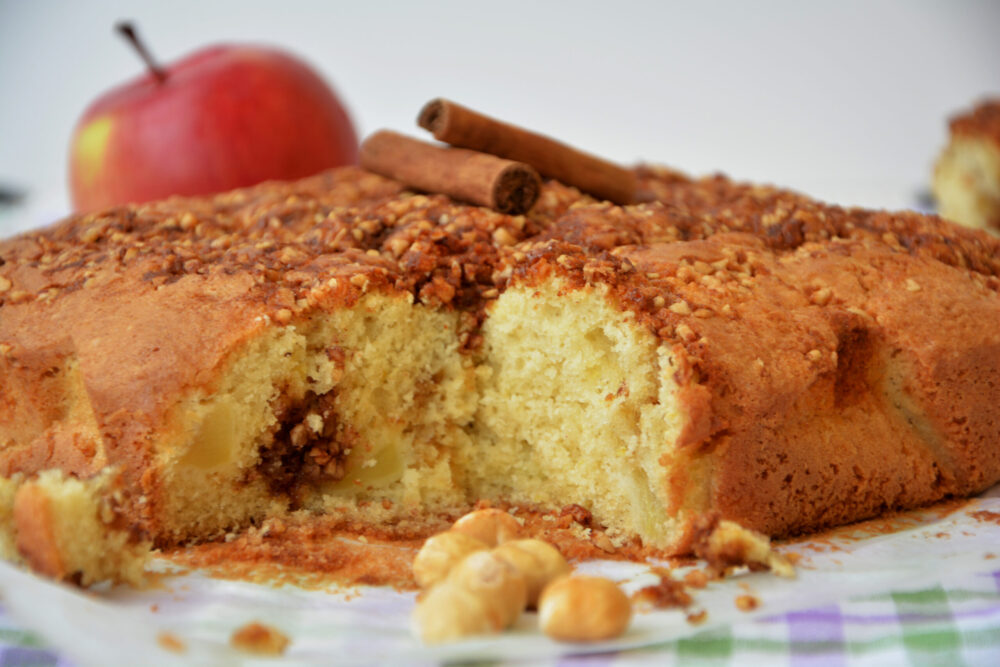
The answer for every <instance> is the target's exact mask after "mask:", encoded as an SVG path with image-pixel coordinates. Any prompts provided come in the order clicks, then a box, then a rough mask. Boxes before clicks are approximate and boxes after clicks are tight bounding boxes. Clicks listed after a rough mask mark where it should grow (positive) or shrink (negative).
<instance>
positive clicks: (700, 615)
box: [685, 609, 708, 625]
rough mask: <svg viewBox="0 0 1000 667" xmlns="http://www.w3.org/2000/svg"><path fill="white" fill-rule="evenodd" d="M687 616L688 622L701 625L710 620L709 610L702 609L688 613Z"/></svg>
mask: <svg viewBox="0 0 1000 667" xmlns="http://www.w3.org/2000/svg"><path fill="white" fill-rule="evenodd" d="M685 618H686V619H687V622H688V623H690V624H691V625H701V624H702V623H704V622H705V621H707V620H708V610H706V609H701V610H699V611H693V612H691V613H690V614H688V615H687V616H686V617H685Z"/></svg>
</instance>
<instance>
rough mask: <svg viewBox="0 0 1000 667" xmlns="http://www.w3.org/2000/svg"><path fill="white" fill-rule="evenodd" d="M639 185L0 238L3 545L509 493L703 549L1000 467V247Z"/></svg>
mask: <svg viewBox="0 0 1000 667" xmlns="http://www.w3.org/2000/svg"><path fill="white" fill-rule="evenodd" d="M637 176H638V178H639V182H640V183H641V188H642V195H643V196H642V198H643V199H644V200H646V201H647V203H643V204H637V205H630V206H613V205H611V204H609V203H607V202H599V201H595V200H593V199H591V198H589V197H587V196H585V195H582V194H581V193H579V192H578V191H576V190H574V189H572V188H569V187H566V186H564V185H561V184H559V183H557V182H552V181H550V182H548V183H546V184H545V185H544V188H543V191H542V194H541V197H540V199H539V201H538V203H537V204H536V205H535V207H534V208H533V209H532V210H531V212H530V213H529V214H527V215H524V216H508V215H502V214H500V213H497V212H494V211H491V210H488V209H484V208H480V207H475V206H468V205H463V204H460V203H456V202H454V201H452V200H450V199H448V198H447V197H444V196H440V195H433V196H429V195H421V194H415V193H413V192H408V191H406V190H404V189H403V188H402V186H400V185H399V184H398V183H396V182H394V181H391V180H388V179H385V178H382V177H379V176H376V175H374V174H371V173H367V172H365V171H363V170H360V169H357V168H343V169H338V170H334V171H331V172H327V173H324V174H321V175H319V176H316V177H313V178H309V179H306V180H302V181H298V182H293V183H267V184H263V185H260V186H257V187H254V188H249V189H242V190H237V191H233V192H229V193H226V194H222V195H218V196H215V197H212V198H194V199H183V198H173V199H168V200H165V201H161V202H155V203H151V204H143V205H135V206H126V207H119V208H114V209H110V210H105V211H101V212H98V213H93V214H88V215H84V216H78V217H73V218H70V219H68V220H65V221H63V222H61V223H58V224H56V225H54V226H52V227H50V228H47V229H43V230H40V231H36V232H32V233H28V234H24V235H21V236H18V237H15V238H12V239H8V240H6V241H3V242H2V243H0V386H2V390H3V396H2V400H0V475H2V476H3V477H4V478H6V481H5V482H4V483H3V484H0V500H5V503H6V507H5V508H0V520H2V521H0V523H3V524H4V525H5V526H7V528H8V531H9V533H12V535H13V536H10V535H8V539H9V540H13V541H12V542H11V543H12V544H16V545H17V547H18V550H19V553H20V554H21V555H22V556H23V557H25V558H27V559H28V560H29V562H30V563H32V564H33V565H34V566H35V567H36V568H37V569H40V570H42V571H45V572H49V573H55V574H56V576H70V575H72V574H73V572H72V570H73V567H76V572H77V574H78V575H79V574H81V573H82V575H83V576H84V577H85V578H86V579H88V580H93V579H96V578H99V577H100V576H102V575H104V576H107V575H108V572H107V571H106V570H101V571H97V572H95V571H93V566H92V565H90V563H91V561H90V560H88V557H89V553H90V552H87V551H86V550H88V549H91V548H92V546H90V544H91V543H92V542H93V541H92V540H91V542H88V543H87V544H84V542H85V540H83V539H82V538H81V539H77V540H75V541H74V539H73V533H72V531H69V530H68V529H62V530H61V531H60V530H56V529H55V528H53V526H55V525H56V523H58V522H57V521H56V517H58V516H59V514H60V513H62V512H67V513H68V512H75V513H77V514H86V515H87V516H88V517H89V518H88V519H87V520H86V521H84V520H83V519H78V520H76V521H75V523H77V524H81V525H82V524H83V523H86V524H87V526H88V527H87V528H86V529H81V533H80V534H82V531H84V530H85V531H91V532H94V531H98V532H99V531H100V530H102V529H101V528H100V525H103V527H104V528H103V531H104V534H105V537H103V538H102V540H103V541H102V542H101V544H105V545H107V548H109V549H111V548H114V549H117V550H118V551H121V552H126V553H127V555H126V556H122V558H123V560H122V565H121V567H120V568H119V569H121V570H124V571H128V572H131V571H133V570H130V569H129V568H131V567H132V566H133V565H132V564H133V562H134V560H135V559H141V551H142V548H144V547H148V545H149V544H153V545H157V546H166V545H178V544H187V543H192V542H195V541H200V540H208V539H212V538H216V537H219V536H221V535H224V534H226V533H227V532H230V531H234V530H238V529H240V528H242V527H246V526H250V525H255V524H259V523H260V522H261V521H263V520H264V519H266V518H268V517H274V516H281V515H283V514H285V513H288V512H300V513H313V514H319V515H324V516H327V517H342V518H343V519H344V521H345V522H348V521H350V522H355V523H358V522H360V523H361V524H367V525H379V526H385V525H394V524H401V523H407V524H409V525H420V523H421V522H422V521H425V520H427V518H428V517H440V516H447V515H455V514H457V513H459V512H463V511H465V510H467V509H468V508H469V507H470V506H471V505H472V504H473V503H474V502H476V501H479V500H483V499H485V500H490V501H493V502H499V503H509V504H512V505H516V506H521V507H526V508H543V509H544V508H559V507H562V506H565V505H568V504H574V505H578V506H581V507H583V508H585V509H586V510H588V511H589V512H590V513H591V515H592V517H593V521H594V523H595V524H596V525H600V526H602V527H604V529H606V531H607V534H608V535H609V536H611V538H612V539H613V540H618V541H620V542H621V541H626V540H632V541H637V540H641V543H642V544H643V545H644V546H645V547H648V548H649V549H651V550H656V551H658V552H660V553H683V552H688V551H690V549H691V548H692V540H693V539H694V538H693V535H694V531H693V527H694V526H695V525H696V524H697V522H698V521H699V520H702V519H704V517H706V516H710V515H714V516H720V517H723V518H725V519H728V520H731V521H735V522H737V523H739V524H741V525H743V526H746V527H748V528H752V529H756V530H758V531H761V532H763V533H766V534H768V535H770V536H783V535H789V534H795V533H801V532H805V531H813V530H817V529H820V528H823V527H827V526H832V525H836V524H842V523H845V522H850V521H855V520H859V519H863V518H866V517H870V516H873V515H877V514H879V513H881V512H885V511H887V510H892V509H900V508H909V507H915V506H919V505H923V504H927V503H931V502H934V501H937V500H940V499H942V498H946V497H949V496H964V495H969V494H974V493H976V492H979V491H981V490H983V489H985V488H987V487H989V486H990V485H992V484H994V483H995V482H997V481H998V480H1000V444H998V443H1000V407H998V406H1000V381H998V378H1000V326H997V324H998V323H1000V294H998V291H1000V278H998V276H1000V240H998V239H995V238H993V237H990V236H988V235H986V234H984V233H981V232H978V231H974V230H967V229H963V228H959V227H956V226H954V225H952V224H950V223H947V222H944V221H942V220H940V219H938V218H935V217H930V216H921V215H918V214H915V213H887V212H878V211H867V210H853V209H843V208H839V207H836V206H830V205H825V204H821V203H818V202H816V201H813V200H811V199H808V198H806V197H803V196H799V195H797V194H794V193H790V192H787V191H783V190H779V189H775V188H770V187H760V186H754V185H743V184H737V183H734V182H731V181H729V180H727V179H726V178H724V177H721V176H715V177H708V178H701V179H692V178H689V177H687V176H684V175H682V174H679V173H676V172H673V171H669V170H666V169H660V168H649V167H641V168H638V169H637ZM71 496H73V497H78V498H83V499H84V500H81V501H80V502H78V503H73V502H69V501H67V500H66V499H67V498H69V497H71ZM40 506H44V507H45V508H46V513H45V516H44V517H42V518H41V519H40V518H39V516H38V511H35V510H33V509H32V507H40ZM39 511H40V510H39ZM46 517H47V518H46ZM65 523H66V522H65V521H63V522H62V523H61V524H60V525H63V526H64V525H65ZM99 523H100V525H98V524H99ZM39 535H43V538H44V539H43V538H40V537H38V536H39ZM67 536H68V537H67ZM74 544H75V545H76V547H74ZM113 545H117V546H113ZM81 551H83V552H84V553H80V552H81ZM130 557H131V558H132V560H129V558H130ZM53 562H55V563H57V564H58V567H47V566H46V563H53ZM74 563H75V564H76V565H73V564H74ZM111 576H114V573H112V575H111ZM119 578H128V576H125V575H121V576H120V577H119Z"/></svg>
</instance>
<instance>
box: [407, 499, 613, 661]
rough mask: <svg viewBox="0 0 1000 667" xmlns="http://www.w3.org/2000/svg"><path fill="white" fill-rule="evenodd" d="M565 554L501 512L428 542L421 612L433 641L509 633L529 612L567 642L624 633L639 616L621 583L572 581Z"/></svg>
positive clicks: (419, 621) (482, 513)
mask: <svg viewBox="0 0 1000 667" xmlns="http://www.w3.org/2000/svg"><path fill="white" fill-rule="evenodd" d="M570 569H571V568H570V566H569V563H567V562H566V559H565V558H563V556H562V554H561V553H559V550H558V549H556V548H555V547H554V546H552V545H551V544H549V543H548V542H545V541H543V540H539V539H533V538H523V537H522V536H521V525H520V524H519V523H518V521H517V519H515V518H514V517H513V516H511V515H510V514H508V513H507V512H504V511H502V510H498V509H484V510H477V511H475V512H472V513H470V514H467V515H465V516H463V517H462V518H461V519H459V520H458V521H456V522H455V524H454V526H452V528H451V530H449V531H447V532H444V533H441V534H439V535H435V536H433V537H431V538H430V539H428V540H427V541H426V542H425V543H424V546H423V548H421V550H420V552H419V553H418V554H417V556H416V558H415V559H414V561H413V576H414V578H415V579H416V581H417V584H418V585H419V586H420V587H421V589H423V591H424V592H423V593H422V594H421V596H420V597H419V598H418V602H417V607H416V609H415V610H414V612H413V627H414V632H415V634H416V635H417V636H418V637H420V639H422V640H423V641H425V642H427V643H441V642H447V641H453V640H456V639H461V638H462V637H467V636H471V635H477V634H492V633H497V632H501V631H503V630H504V629H506V628H508V627H510V626H511V625H513V624H514V623H515V622H516V621H517V619H518V617H519V616H520V615H521V612H522V611H524V609H526V608H530V609H534V608H537V609H538V616H539V620H540V626H541V629H542V631H543V632H545V634H547V635H548V636H550V637H552V638H553V639H557V640H560V641H598V640H602V639H611V638H613V637H617V636H619V635H621V634H622V633H623V632H624V631H625V629H626V628H627V627H628V624H629V621H630V620H631V618H632V608H631V605H630V603H629V600H628V598H627V597H626V596H625V594H624V593H623V592H622V591H621V589H619V588H618V586H617V585H615V584H614V582H612V581H609V580H607V579H602V578H599V577H583V576H572V575H570Z"/></svg>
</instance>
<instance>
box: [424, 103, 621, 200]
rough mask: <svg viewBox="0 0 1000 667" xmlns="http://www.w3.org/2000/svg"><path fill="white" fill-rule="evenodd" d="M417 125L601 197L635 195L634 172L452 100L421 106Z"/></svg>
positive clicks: (440, 138)
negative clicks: (520, 163) (516, 162)
mask: <svg viewBox="0 0 1000 667" xmlns="http://www.w3.org/2000/svg"><path fill="white" fill-rule="evenodd" d="M417 124H419V125H420V127H422V128H424V129H425V130H429V131H430V132H431V133H432V134H433V135H434V138H435V139H437V140H438V141H443V142H444V143H446V144H451V145H452V146H459V147H461V148H470V149H472V150H476V151H483V152H484V153H491V154H493V155H498V156H500V157H503V158H507V159H509V160H518V161H520V162H525V163H527V164H530V165H531V166H532V167H534V168H535V169H537V170H538V172H539V173H540V174H542V176H546V177H548V178H554V179H556V180H557V181H562V182H563V183H566V184H567V185H572V186H575V187H577V188H579V189H580V190H582V191H583V192H588V193H590V194H592V195H594V196H596V197H599V198H601V199H607V200H609V201H612V202H614V203H616V204H629V203H632V202H633V201H634V199H635V192H636V188H637V181H636V177H635V174H634V173H633V172H632V171H631V170H629V169H626V168H624V167H622V166H620V165H617V164H614V163H613V162H608V161H607V160H603V159H601V158H598V157H595V156H593V155H590V154H588V153H584V152H582V151H578V150H576V149H575V148H572V147H570V146H567V145H566V144H563V143H560V142H558V141H556V140H555V139H550V138H549V137H546V136H543V135H541V134H536V133H534V132H530V131H528V130H525V129H522V128H519V127H516V126H514V125H510V124H508V123H504V122H501V121H498V120H495V119H493V118H490V117H488V116H484V115H483V114H481V113H479V112H477V111H473V110H472V109H468V108H466V107H463V106H462V105H460V104H455V103H454V102H451V101H450V100H446V99H441V98H439V99H436V100H431V101H430V102H428V103H427V104H426V105H424V108H423V109H421V110H420V115H419V116H418V117H417Z"/></svg>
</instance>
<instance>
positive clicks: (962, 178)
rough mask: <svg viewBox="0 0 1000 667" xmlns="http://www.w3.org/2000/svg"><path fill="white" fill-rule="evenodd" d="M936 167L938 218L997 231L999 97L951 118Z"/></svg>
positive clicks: (999, 204) (999, 224)
mask: <svg viewBox="0 0 1000 667" xmlns="http://www.w3.org/2000/svg"><path fill="white" fill-rule="evenodd" d="M949 128H950V134H951V136H950V139H949V142H948V145H947V146H946V147H945V149H944V151H943V152H942V154H941V156H940V157H939V158H938V161H937V164H936V165H935V167H934V179H933V181H932V188H933V192H934V198H935V199H936V200H937V203H938V208H939V212H940V214H941V216H942V217H944V218H947V219H949V220H954V221H955V222H958V223H960V224H963V225H967V226H969V227H978V228H981V229H986V230H988V231H991V232H993V233H994V234H1000V99H994V100H987V101H984V102H982V103H980V104H979V105H977V106H976V107H975V108H974V109H973V110H971V111H968V112H965V113H963V114H960V115H958V116H955V117H954V118H952V119H951V122H950V124H949Z"/></svg>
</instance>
